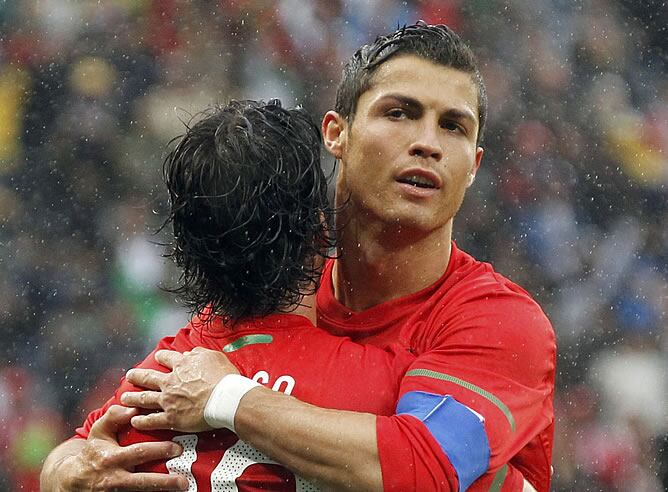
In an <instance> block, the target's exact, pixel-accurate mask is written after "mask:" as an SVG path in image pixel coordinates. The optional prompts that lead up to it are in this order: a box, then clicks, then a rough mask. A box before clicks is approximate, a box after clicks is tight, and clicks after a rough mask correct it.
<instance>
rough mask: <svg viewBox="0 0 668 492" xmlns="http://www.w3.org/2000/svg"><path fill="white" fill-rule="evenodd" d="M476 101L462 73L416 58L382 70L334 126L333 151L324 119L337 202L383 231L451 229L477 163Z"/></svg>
mask: <svg viewBox="0 0 668 492" xmlns="http://www.w3.org/2000/svg"><path fill="white" fill-rule="evenodd" d="M477 101H478V99H477V87H476V85H475V83H474V81H473V79H472V77H471V76H470V75H469V74H466V73H464V72H462V71H459V70H456V69H453V68H450V67H445V66H442V65H438V64H435V63H433V62H431V61H428V60H425V59H423V58H419V57H417V56H413V55H403V56H399V57H397V58H394V59H391V60H390V61H388V62H386V63H384V64H383V65H382V66H381V67H380V68H379V69H378V70H377V71H376V73H375V74H374V77H373V83H372V86H371V88H370V89H369V90H367V91H366V92H365V93H363V94H362V95H361V96H360V98H359V101H358V104H357V111H356V113H355V117H354V119H353V122H352V124H351V125H348V123H347V122H346V121H341V120H339V122H340V123H341V132H340V135H339V137H340V138H339V140H338V143H339V145H338V146H334V147H332V146H330V145H329V142H328V135H327V130H328V128H327V118H328V116H326V117H325V122H324V126H325V143H326V145H327V147H328V149H329V150H330V151H331V152H332V153H333V154H334V155H335V156H337V157H338V158H340V159H341V169H340V174H339V178H338V182H337V195H338V196H339V197H340V198H342V199H345V198H346V197H348V196H350V198H351V205H352V206H353V207H355V210H354V213H357V214H359V213H363V214H367V215H369V216H371V217H373V218H374V219H377V220H380V221H382V222H386V223H388V224H390V223H392V224H397V225H401V226H402V227H411V228H418V229H420V230H424V231H431V230H434V229H438V228H440V227H443V226H444V225H446V224H449V222H450V221H451V220H452V218H453V216H454V215H455V213H456V212H457V210H458V209H459V207H460V205H461V202H462V200H463V198H464V192H465V190H466V188H468V187H469V186H470V185H471V183H472V182H473V177H474V176H475V173H476V171H477V169H478V166H479V165H480V159H481V157H482V149H481V148H479V147H477V145H476V137H477V135H478V117H477V115H478V102H477ZM333 114H334V115H336V113H333ZM337 153H338V155H337Z"/></svg>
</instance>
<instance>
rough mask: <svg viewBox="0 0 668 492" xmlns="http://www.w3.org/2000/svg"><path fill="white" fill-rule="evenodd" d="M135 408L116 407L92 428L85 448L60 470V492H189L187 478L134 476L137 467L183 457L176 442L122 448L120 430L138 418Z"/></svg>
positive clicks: (68, 460) (157, 475) (58, 471)
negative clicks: (155, 491)
mask: <svg viewBox="0 0 668 492" xmlns="http://www.w3.org/2000/svg"><path fill="white" fill-rule="evenodd" d="M136 413H137V411H136V409H134V408H124V407H121V406H120V405H113V406H111V407H109V410H107V412H106V413H105V414H104V415H103V416H102V417H100V419H99V420H97V422H95V423H94V424H93V426H92V427H91V429H90V433H89V434H88V439H87V440H86V444H85V446H84V447H83V448H82V450H81V452H79V453H78V454H76V455H73V456H68V457H66V458H64V459H63V460H62V461H61V462H60V464H59V465H58V467H57V473H55V474H54V475H57V477H54V478H55V481H56V482H59V483H60V485H59V487H58V490H119V491H123V490H188V480H187V479H186V478H185V477H181V476H176V475H167V474H165V473H133V470H134V467H135V466H137V465H140V464H142V463H146V462H149V461H154V460H165V459H169V458H174V457H176V456H179V455H180V454H181V453H182V451H183V450H182V449H181V447H180V446H179V445H178V444H176V443H174V442H171V441H170V442H145V443H139V444H131V445H130V446H125V447H122V446H120V445H119V444H118V442H117V438H116V433H117V432H118V429H119V428H120V427H121V426H122V425H125V424H128V423H129V422H130V419H131V418H132V417H133V416H134V415H136Z"/></svg>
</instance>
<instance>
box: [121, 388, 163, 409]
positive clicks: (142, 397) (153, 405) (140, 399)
mask: <svg viewBox="0 0 668 492" xmlns="http://www.w3.org/2000/svg"><path fill="white" fill-rule="evenodd" d="M161 395H162V393H160V392H159V391H128V392H127V393H123V394H122V395H121V403H122V404H123V405H125V406H128V407H139V408H147V409H149V410H161V409H162V405H160V396H161Z"/></svg>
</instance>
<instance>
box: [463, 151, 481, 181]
mask: <svg viewBox="0 0 668 492" xmlns="http://www.w3.org/2000/svg"><path fill="white" fill-rule="evenodd" d="M483 153H484V150H483V148H482V147H478V148H477V149H476V151H475V164H474V165H473V168H471V170H470V171H469V180H468V183H467V184H466V187H467V188H468V187H469V186H471V185H472V184H473V182H474V181H475V175H476V173H477V172H478V169H480V162H481V161H482V154H483Z"/></svg>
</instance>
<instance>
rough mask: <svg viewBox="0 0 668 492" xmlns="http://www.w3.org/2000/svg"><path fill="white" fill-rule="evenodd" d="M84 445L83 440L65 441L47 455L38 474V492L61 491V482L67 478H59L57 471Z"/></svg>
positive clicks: (62, 484)
mask: <svg viewBox="0 0 668 492" xmlns="http://www.w3.org/2000/svg"><path fill="white" fill-rule="evenodd" d="M85 445H86V440H85V439H71V440H69V441H65V442H64V443H62V444H60V445H59V446H58V447H56V448H55V449H54V450H53V451H51V452H50V453H49V455H48V456H47V457H46V460H45V461H44V466H42V473H41V474H40V490H41V491H42V492H56V491H58V490H61V487H62V486H64V485H65V484H64V483H63V480H65V479H67V478H68V477H61V474H60V473H59V469H60V468H61V465H62V464H63V462H64V461H65V460H67V459H68V458H70V457H72V456H76V455H77V454H79V453H80V452H81V451H82V449H83V448H84V446H85Z"/></svg>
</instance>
